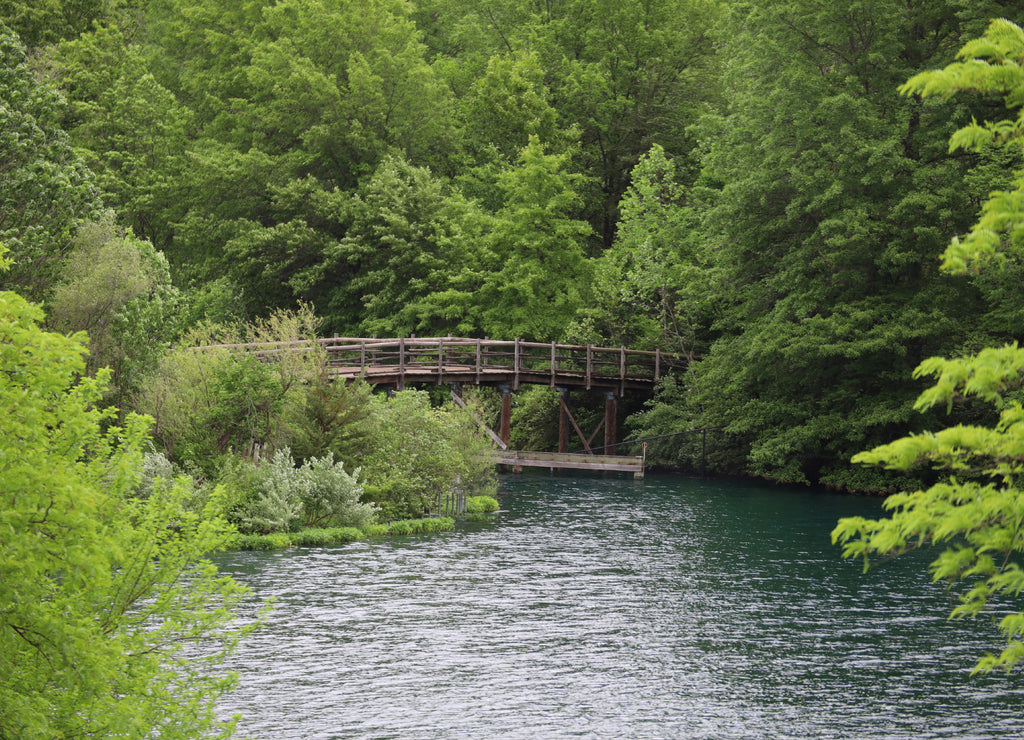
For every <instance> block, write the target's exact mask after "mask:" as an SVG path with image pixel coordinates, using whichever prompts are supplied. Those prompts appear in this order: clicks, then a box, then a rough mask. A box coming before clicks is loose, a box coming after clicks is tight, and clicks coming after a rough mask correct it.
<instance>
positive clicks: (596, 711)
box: [219, 477, 1024, 740]
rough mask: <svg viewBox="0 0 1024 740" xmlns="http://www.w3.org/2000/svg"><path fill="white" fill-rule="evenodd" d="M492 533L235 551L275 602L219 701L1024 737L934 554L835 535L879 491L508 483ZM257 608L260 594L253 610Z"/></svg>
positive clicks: (1018, 683) (622, 722) (401, 717)
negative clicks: (933, 574) (869, 546)
mask: <svg viewBox="0 0 1024 740" xmlns="http://www.w3.org/2000/svg"><path fill="white" fill-rule="evenodd" d="M502 501H503V504H504V506H505V507H506V508H507V511H505V512H504V513H502V514H501V515H500V517H499V520H498V521H497V523H495V524H473V525H466V526H465V527H463V528H462V529H460V530H459V531H457V532H453V533H450V534H446V535H441V536H434V537H424V538H421V537H407V538H398V539H394V540H388V541H373V542H362V543H356V544H353V545H350V546H346V547H341V548H324V549H295V550H288V551H285V552H276V553H229V554H225V555H223V556H222V557H221V559H220V561H219V565H220V567H221V569H222V570H223V571H225V572H227V573H230V574H232V575H235V576H236V577H237V578H239V579H240V580H242V581H244V582H246V583H247V584H249V585H250V586H251V587H252V588H253V589H254V590H255V592H256V594H257V595H258V597H259V598H260V599H264V598H267V597H271V596H273V597H274V598H275V599H276V608H275V610H274V612H273V614H272V615H271V617H270V619H269V623H268V625H267V627H266V628H265V629H264V630H262V631H260V632H259V633H257V634H256V635H254V636H253V637H252V638H251V639H249V640H247V641H246V643H245V644H244V645H243V646H242V648H241V650H240V652H239V654H238V655H237V657H236V659H235V664H234V667H235V668H236V669H237V670H239V671H240V673H241V676H242V687H241V688H240V689H239V690H238V691H236V692H235V693H233V694H232V695H230V696H229V697H227V699H226V700H225V701H224V703H223V707H222V708H223V711H224V713H225V714H230V713H234V712H241V713H242V714H243V721H242V722H241V723H240V729H241V731H242V732H243V733H245V734H249V735H252V736H254V737H257V738H264V739H266V740H270V739H274V740H278V739H288V738H319V739H323V740H340V739H342V738H375V739H384V738H403V739H405V738H425V739H426V738H431V739H433V738H553V739H558V738H666V739H668V738H687V739H693V740H697V739H707V740H712V739H714V740H728V739H730V738H761V737H764V738H801V739H810V738H859V739H864V740H872V739H879V740H880V739H882V738H908V737H914V738H971V737H977V738H982V737H984V738H991V739H1000V738H1017V737H1021V736H1024V711H1022V710H1024V681H1022V680H1021V679H1020V678H1018V677H1017V676H1011V677H1009V678H1006V677H1003V676H993V677H984V678H976V679H971V678H969V677H968V676H967V672H968V670H969V668H970V666H971V665H972V664H973V661H974V660H975V659H976V658H977V657H978V655H980V654H981V653H982V652H983V651H984V650H985V649H987V648H992V647H996V646H997V645H998V642H997V639H998V638H997V637H996V636H995V634H994V630H993V628H991V626H990V625H987V624H985V623H981V622H977V623H962V622H957V623H950V622H948V621H947V620H946V618H945V617H946V614H948V610H949V606H950V603H949V597H948V596H947V595H946V594H944V593H943V592H942V590H941V589H939V588H936V587H934V586H932V585H931V584H929V583H927V576H926V572H925V562H926V561H922V560H920V559H918V561H917V562H908V563H901V562H897V563H895V564H893V565H892V566H890V567H886V568H883V569H880V570H879V571H877V572H872V573H871V574H869V575H867V576H864V575H862V574H861V572H860V569H859V567H857V566H856V565H855V564H852V563H848V562H844V561H842V560H840V559H839V558H838V554H837V552H836V550H835V549H834V548H833V547H832V546H831V545H830V543H829V541H828V533H829V531H830V530H831V528H832V526H833V525H834V523H835V520H836V519H837V518H838V517H840V516H845V515H850V514H873V513H876V512H877V502H873V501H870V500H864V499H856V498H852V497H840V496H829V495H822V494H820V493H819V494H815V493H812V492H808V491H780V490H773V489H764V488H757V487H751V486H736V485H732V484H729V485H726V484H711V483H707V482H701V481H689V480H685V479H673V478H654V479H651V480H648V481H645V482H643V483H635V482H633V481H631V480H629V481H627V480H602V479H587V480H574V479H570V478H547V477H524V478H521V479H512V480H510V481H508V482H507V485H506V492H505V494H504V495H503V496H502ZM256 606H257V605H256V603H255V602H254V603H253V604H252V608H253V609H254V610H255V608H256Z"/></svg>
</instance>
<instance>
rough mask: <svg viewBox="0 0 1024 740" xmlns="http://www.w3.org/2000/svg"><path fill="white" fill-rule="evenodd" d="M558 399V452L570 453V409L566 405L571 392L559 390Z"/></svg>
mask: <svg viewBox="0 0 1024 740" xmlns="http://www.w3.org/2000/svg"><path fill="white" fill-rule="evenodd" d="M558 392H559V394H560V395H559V397H558V451H559V452H568V451H569V407H568V406H567V405H566V403H565V399H566V397H567V396H568V395H569V392H568V391H567V390H565V389H564V388H560V389H559V391H558Z"/></svg>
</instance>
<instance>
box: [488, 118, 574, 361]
mask: <svg viewBox="0 0 1024 740" xmlns="http://www.w3.org/2000/svg"><path fill="white" fill-rule="evenodd" d="M584 181H585V178H584V177H583V176H582V175H579V174H577V173H574V172H573V171H572V170H571V169H570V158H569V155H567V154H563V155H557V154H546V153H545V152H544V148H543V146H542V145H541V143H540V141H539V139H538V138H537V137H536V136H531V137H530V142H529V144H528V145H527V146H526V147H525V148H524V149H523V150H522V153H521V155H520V160H519V165H518V166H517V167H516V168H515V169H513V170H510V171H509V172H507V173H506V174H504V175H503V176H502V178H501V179H500V181H499V186H500V188H501V190H502V191H503V193H504V207H503V208H502V209H501V210H499V211H498V213H497V214H496V219H495V221H494V227H493V232H492V233H491V235H490V239H489V247H490V251H491V252H492V253H493V255H494V266H493V268H492V270H491V271H490V272H489V274H487V275H485V276H483V285H482V287H481V288H480V291H479V298H478V300H480V302H481V304H482V311H481V314H482V315H481V328H482V329H483V330H484V332H485V333H487V334H489V335H491V336H513V335H514V336H518V337H522V338H524V339H533V340H536V341H551V340H553V339H556V338H560V337H561V336H562V334H563V332H564V331H565V329H566V327H567V326H568V324H569V321H570V320H571V319H572V317H573V316H574V315H575V314H576V311H577V309H578V308H579V307H580V306H581V305H583V304H584V302H585V300H586V298H587V297H588V295H589V289H590V276H589V263H588V262H587V260H586V257H585V252H584V243H585V240H586V238H587V237H588V236H589V235H590V233H591V230H590V226H589V225H588V224H587V223H586V222H584V221H581V220H579V219H577V218H574V214H575V212H576V208H577V207H578V205H579V203H580V195H579V193H580V188H581V185H582V184H583V182H584Z"/></svg>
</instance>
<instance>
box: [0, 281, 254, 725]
mask: <svg viewBox="0 0 1024 740" xmlns="http://www.w3.org/2000/svg"><path fill="white" fill-rule="evenodd" d="M41 319H42V311H41V310H40V309H39V308H38V307H36V306H34V305H32V304H29V303H27V302H26V301H25V300H24V299H22V298H21V297H20V296H18V295H17V294H15V293H11V292H2V293H0V368H2V370H3V371H2V372H0V409H2V410H3V411H2V413H0V492H2V493H0V499H2V505H0V531H2V532H3V537H0V737H5V738H53V737H68V738H71V737H122V738H145V737H152V736H153V733H158V734H159V735H160V737H166V738H191V737H198V736H216V737H226V736H228V735H229V734H230V733H231V730H232V724H233V723H231V722H227V723H222V722H220V721H219V720H218V719H217V715H216V713H215V711H214V710H215V707H214V702H215V701H216V699H217V697H218V696H219V695H220V694H222V693H223V692H224V691H226V690H228V689H229V688H230V687H231V685H232V683H233V680H232V678H231V676H230V675H226V674H223V673H222V672H221V669H220V668H219V665H220V662H221V661H222V659H223V658H224V657H225V656H226V655H227V654H228V653H229V652H230V651H231V649H232V647H233V646H234V644H235V642H236V641H237V639H238V637H239V636H240V634H241V633H240V631H239V630H238V629H236V628H234V627H232V625H231V614H232V609H233V607H234V606H235V605H236V603H237V602H238V599H239V598H240V597H241V595H242V594H243V590H242V589H241V588H240V587H239V586H237V585H235V584H234V583H233V582H232V581H231V580H230V579H224V578H219V577H217V576H216V574H215V569H214V567H213V566H212V565H211V564H209V563H208V562H207V561H205V560H204V559H203V558H204V556H205V555H206V553H208V552H210V551H212V550H215V549H217V548H219V547H222V546H223V545H224V543H225V541H226V538H227V537H228V535H229V530H228V528H227V525H226V524H225V522H224V521H223V520H220V519H204V518H202V517H201V516H200V515H198V514H196V513H194V512H192V513H190V512H188V511H186V510H185V509H184V507H183V506H182V498H183V496H184V495H185V492H184V491H183V490H182V488H181V487H179V486H165V487H157V488H156V489H155V490H154V492H153V493H151V494H150V496H149V497H148V498H146V499H140V498H135V497H133V495H132V492H133V490H134V489H135V486H136V484H137V482H138V480H139V470H140V467H141V462H142V450H143V448H144V445H145V441H146V427H147V423H146V421H145V420H144V419H143V418H140V417H129V418H128V420H127V423H126V425H125V426H124V427H116V426H110V420H111V417H112V415H113V412H114V410H113V409H107V410H105V411H99V410H97V408H96V404H97V403H98V402H99V401H100V399H101V397H102V394H103V390H104V382H105V374H102V373H101V374H100V376H99V377H97V378H82V373H83V371H84V369H85V362H84V358H83V356H84V353H85V347H84V343H83V337H82V336H81V335H76V336H72V337H66V336H62V335H59V334H53V333H48V332H45V331H43V330H41V329H40V328H39V322H40V321H41ZM194 643H201V648H200V650H201V653H196V652H195V649H194V648H190V649H188V650H186V647H187V646H188V645H189V644H194ZM200 655H201V657H197V656H200Z"/></svg>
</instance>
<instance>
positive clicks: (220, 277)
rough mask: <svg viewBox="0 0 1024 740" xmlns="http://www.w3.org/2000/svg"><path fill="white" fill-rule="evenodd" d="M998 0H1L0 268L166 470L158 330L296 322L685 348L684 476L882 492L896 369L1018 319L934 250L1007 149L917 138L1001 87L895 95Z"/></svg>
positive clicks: (914, 386)
mask: <svg viewBox="0 0 1024 740" xmlns="http://www.w3.org/2000/svg"><path fill="white" fill-rule="evenodd" d="M1016 10H1018V7H1017V3H1012V2H1009V0H980V1H974V2H970V3H967V2H963V1H962V0H927V1H925V0H921V1H917V0H914V1H911V2H901V3H894V2H891V0H863V1H858V2H852V3H837V4H833V3H820V2H815V1H813V0H784V1H782V2H780V1H778V0H771V1H770V2H769V0H671V1H669V0H643V1H641V0H617V1H616V2H608V1H607V0H546V1H545V2H539V1H536V0H498V1H496V2H489V3H464V2H462V3H454V2H450V0H420V1H418V2H406V1H405V0H363V1H362V2H358V3H356V2H341V1H339V0H334V1H332V0H279V1H278V2H271V1H269V0H267V1H255V0H254V1H250V2H226V1H224V0H153V1H151V2H137V1H136V0H102V1H101V0H77V1H76V2H69V1H65V2H59V1H58V0H51V1H48V2H42V3H41V2H38V1H37V0H32V1H31V2H29V1H27V0H3V2H0V18H2V19H3V21H4V24H5V27H4V29H3V32H2V33H3V35H2V40H0V53H2V59H0V69H2V74H3V76H2V78H0V88H2V99H3V102H4V108H3V117H4V120H3V126H2V131H0V137H2V139H0V163H2V164H0V166H2V171H3V180H2V182H0V240H2V242H3V243H4V244H5V245H6V246H7V248H8V249H9V250H10V257H11V258H12V260H13V266H12V267H11V269H10V270H9V271H8V272H7V273H6V274H5V275H3V276H2V280H3V287H5V288H8V289H13V290H17V291H18V292H20V293H21V294H22V295H24V296H26V297H27V298H29V299H31V300H34V301H37V302H41V303H42V305H43V306H44V308H45V310H46V312H47V315H48V319H47V321H48V325H49V326H50V327H51V328H53V329H55V330H58V331H60V332H64V333H67V332H72V331H77V330H86V331H87V332H88V334H89V342H90V356H89V367H90V369H92V370H95V369H96V368H99V367H104V366H107V367H110V368H111V369H112V381H111V390H110V391H109V395H110V396H111V397H112V398H113V400H112V402H115V403H116V404H117V405H118V406H119V407H122V408H134V409H138V410H141V411H145V412H147V413H150V414H151V415H153V416H154V417H156V418H157V427H156V432H157V438H158V439H160V440H161V441H163V442H164V443H165V446H167V447H168V453H169V454H171V455H172V457H173V455H174V451H173V446H174V445H175V444H178V445H179V447H178V450H179V453H180V451H181V450H183V449H184V448H183V447H182V446H181V445H186V446H187V444H190V441H189V440H187V439H184V440H179V439H178V438H177V437H175V434H176V432H175V430H174V429H173V428H171V427H173V422H169V421H166V417H167V415H166V414H165V417H164V418H162V417H161V415H160V411H161V408H162V407H161V406H160V403H161V401H160V399H154V398H153V395H154V391H153V388H157V389H160V388H163V389H165V390H166V388H171V387H179V388H180V387H183V386H182V384H184V385H187V384H188V383H189V382H190V381H189V380H188V379H187V378H178V379H177V380H174V379H173V378H172V379H167V377H166V376H167V374H168V373H169V372H170V371H169V370H168V363H167V362H166V357H167V353H168V352H171V351H172V350H171V348H172V347H173V346H175V345H176V344H181V342H182V338H183V337H188V338H189V339H190V340H191V341H196V334H195V332H197V331H198V333H199V335H200V338H201V337H202V336H208V337H213V336H214V335H215V334H216V332H215V331H214V330H213V329H211V326H214V325H218V326H229V325H233V326H236V327H237V326H239V325H244V324H248V326H250V327H252V326H255V325H262V326H263V328H264V330H266V327H267V325H268V323H267V322H270V323H273V322H274V321H278V322H279V323H280V322H281V321H284V320H285V319H283V318H281V317H283V316H284V315H285V314H283V313H281V312H292V313H290V314H289V316H291V319H290V320H293V321H298V322H299V323H302V322H303V321H307V323H309V324H310V325H311V326H312V325H314V324H315V329H314V331H318V332H324V333H337V334H340V335H348V336H365V335H370V334H377V335H381V336H384V335H394V336H409V335H410V334H417V335H419V336H437V335H445V334H448V333H451V334H455V335H462V336H485V335H486V336H492V337H497V338H513V337H522V338H526V339H533V340H539V341H555V340H559V341H570V342H577V343H589V342H593V343H595V344H606V345H612V346H618V345H620V344H621V345H627V346H630V347H636V348H654V347H658V348H661V349H663V350H672V351H677V352H684V353H687V354H691V355H692V356H694V357H696V358H699V360H698V361H697V362H695V363H694V364H693V365H692V370H691V371H690V372H689V373H687V374H686V375H684V376H679V377H676V378H674V379H672V380H671V381H670V382H668V383H666V384H665V385H664V387H662V388H661V390H660V391H659V393H658V395H657V397H656V398H655V399H653V400H652V401H651V402H650V403H649V404H648V406H647V407H646V408H645V409H644V410H643V411H642V413H639V414H637V415H636V416H634V417H633V418H632V419H631V420H630V423H631V431H632V433H633V434H634V436H660V435H669V434H675V433H678V432H680V431H684V430H687V429H693V428H700V427H714V428H716V429H718V431H717V432H716V433H715V434H713V435H712V437H713V439H712V440H711V441H712V449H711V451H710V458H709V461H708V462H709V464H710V465H711V466H712V467H713V468H716V469H719V470H728V471H735V470H737V469H741V470H746V471H748V472H750V473H752V474H755V475H760V476H764V477H767V478H771V479H775V480H781V481H792V482H797V481H808V482H815V483H824V484H829V485H835V486H844V487H851V488H871V487H877V486H881V485H883V483H884V482H883V480H882V479H880V478H879V477H878V476H879V474H878V473H877V472H874V471H872V470H868V469H858V468H855V467H851V465H850V464H849V460H850V458H851V456H852V455H853V454H855V453H857V452H858V451H860V450H863V449H867V448H869V447H872V446H874V445H876V444H879V443H881V442H884V441H887V440H889V439H892V438H893V437H895V436H898V435H900V434H904V433H907V432H910V431H914V430H915V429H918V428H921V427H922V426H923V425H926V424H928V423H930V422H929V417H928V416H927V415H924V416H922V415H920V414H916V413H914V412H913V408H912V407H913V401H914V398H915V397H916V396H917V394H918V393H919V392H920V390H921V384H920V382H919V381H915V380H914V379H913V378H912V371H913V369H914V368H915V367H916V366H917V365H918V363H919V362H920V361H921V360H922V359H924V358H926V357H929V356H932V355H957V354H961V353H965V352H970V351H973V350H976V349H979V348H980V347H983V346H988V345H998V344H1001V343H1004V342H1005V341H1007V340H1011V339H1013V338H1015V337H1016V336H1017V334H1018V333H1019V332H1018V329H1019V326H1020V323H1021V319H1022V316H1021V311H1022V308H1021V307H1022V306H1024V302H1022V301H1021V300H1020V299H1021V275H1020V272H1019V269H1016V268H1008V269H1005V270H1003V271H1000V272H999V273H997V274H995V273H994V274H986V275H980V274H979V275H974V276H951V275H948V274H945V273H942V272H940V270H939V257H940V255H941V253H942V251H943V250H944V248H945V247H946V245H947V244H948V243H949V241H950V239H951V238H952V237H954V236H956V235H958V234H962V233H964V232H966V231H967V230H968V229H969V227H970V226H971V224H973V223H974V222H975V221H976V219H977V217H978V213H979V211H980V208H981V204H982V203H983V201H984V200H985V198H986V197H987V196H988V194H989V193H990V192H991V191H993V190H995V189H997V188H1000V187H1002V186H1005V185H1006V184H1007V183H1008V182H1009V181H1010V178H1011V175H1012V172H1013V170H1014V168H1015V167H1016V166H1017V165H1018V164H1019V162H1018V161H1017V160H1018V159H1019V157H1018V156H1017V155H1016V154H1014V153H1012V152H1010V151H1008V150H1006V149H1005V148H996V147H991V148H990V149H989V150H984V149H983V150H981V151H978V152H974V151H969V152H968V151H958V152H955V153H952V154H950V153H949V152H948V150H947V139H948V137H949V135H950V134H951V133H952V132H953V131H954V130H955V129H957V128H959V127H960V126H963V125H964V124H965V123H968V122H969V121H971V120H972V118H977V119H979V120H981V119H988V118H992V117H994V116H995V115H996V113H997V112H998V110H999V109H998V107H997V106H998V104H999V101H998V100H993V99H992V98H990V97H984V96H981V95H969V94H968V95H961V96H958V97H957V98H955V99H951V98H949V97H948V96H947V97H940V96H937V97H922V96H921V95H909V96H901V95H900V94H899V92H898V87H899V86H900V85H901V84H902V83H903V82H905V81H906V80H907V79H909V78H910V77H911V76H913V75H914V74H915V73H917V72H919V71H921V70H924V69H929V68H935V67H942V66H943V65H945V64H947V63H949V62H950V61H952V60H953V58H954V56H955V54H956V52H957V50H958V49H959V48H960V47H961V46H962V45H963V44H964V43H965V41H966V40H968V39H970V38H974V37H977V36H979V35H980V34H981V33H982V32H983V31H984V29H985V27H986V25H987V24H988V21H989V19H991V18H994V17H1001V16H1005V17H1011V18H1012V15H1013V13H1014V12H1015V11H1016ZM296 316H299V317H304V318H300V319H296V318H295V317H296ZM275 317H277V318H275ZM239 322H241V324H239ZM260 322H262V324H261V323H260ZM233 331H236V332H238V331H242V330H239V329H237V328H236V329H235V330H233ZM189 332H192V334H189ZM204 332H205V334H204ZM256 333H257V334H258V331H257V332H256ZM243 334H244V331H243ZM250 335H251V332H250ZM239 336H241V335H239ZM178 366H179V367H180V363H178ZM238 372H241V371H238ZM246 372H255V371H252V370H251V369H249V370H246ZM161 373H162V374H163V375H161ZM154 378H164V381H161V382H155V381H154V380H153V379H154ZM249 380H250V381H251V380H252V378H250V379H249ZM240 381H241V376H239V377H238V378H235V380H234V381H232V382H234V383H239V382H240ZM175 382H177V383H179V385H178V386H175V385H174V383H175ZM224 384H225V388H227V387H228V386H231V387H233V388H235V390H236V391H237V390H238V387H236V386H232V385H231V383H229V381H228V380H227V379H225V380H224ZM253 387H258V383H255V384H253ZM225 392H226V393H227V391H225ZM239 392H240V391H239ZM228 395H230V394H228ZM236 400H237V399H236ZM523 404H524V405H527V406H531V402H530V401H529V399H526V400H524V401H523ZM250 406H254V407H258V406H259V403H258V399H257V402H254V403H250ZM532 407H543V403H540V402H538V403H533V404H532V406H531V408H532ZM940 411H941V410H940ZM963 413H965V414H966V415H967V416H968V417H969V416H970V414H971V413H972V412H971V411H965V412H963ZM973 413H974V414H975V415H982V414H983V413H984V412H982V411H975V412H973ZM201 423H202V422H201ZM252 426H253V425H252V424H250V427H252ZM179 436H180V435H179ZM185 436H187V435H185ZM229 436H230V435H229ZM236 441H237V440H236ZM192 442H193V443H195V444H194V445H193V449H192V453H194V454H197V455H199V454H202V453H203V448H202V445H201V444H199V443H198V442H196V441H195V440H192ZM196 445H198V446H196ZM221 446H223V445H221ZM651 452H652V453H653V457H654V459H655V460H656V461H659V462H662V463H665V464H668V465H675V466H681V467H686V466H688V465H691V464H693V454H694V450H693V449H691V446H690V445H689V444H688V443H687V438H686V437H675V438H671V437H670V438H667V439H666V440H665V441H663V442H660V443H656V444H654V445H652V450H651Z"/></svg>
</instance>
